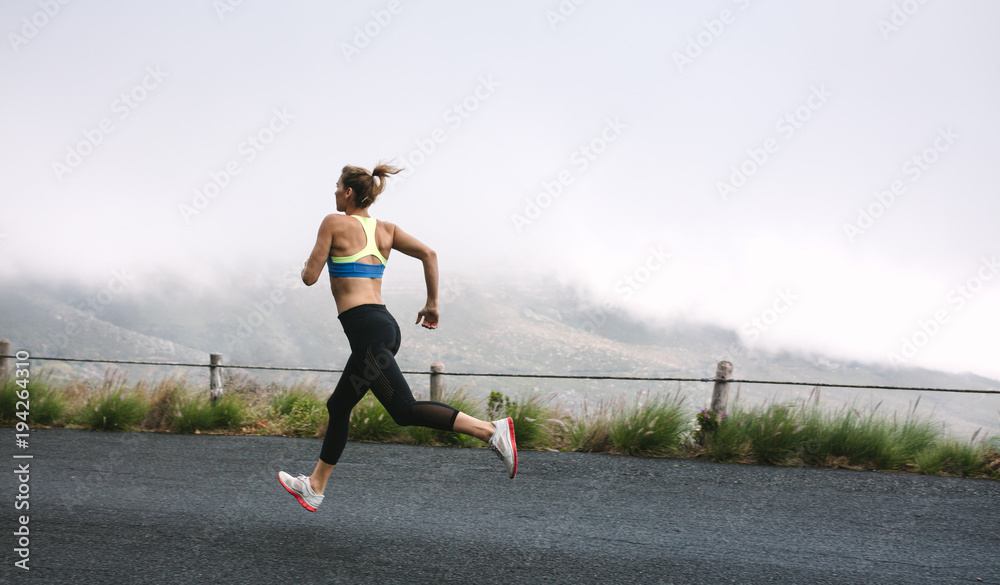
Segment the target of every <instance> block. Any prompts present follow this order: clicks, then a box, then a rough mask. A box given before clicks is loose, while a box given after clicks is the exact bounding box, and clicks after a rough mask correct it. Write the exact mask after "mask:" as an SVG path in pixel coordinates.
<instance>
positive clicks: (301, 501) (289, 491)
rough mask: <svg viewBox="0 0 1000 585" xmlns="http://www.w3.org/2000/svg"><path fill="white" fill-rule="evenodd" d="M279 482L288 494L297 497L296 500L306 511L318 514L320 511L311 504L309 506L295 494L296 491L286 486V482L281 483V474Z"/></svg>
mask: <svg viewBox="0 0 1000 585" xmlns="http://www.w3.org/2000/svg"><path fill="white" fill-rule="evenodd" d="M278 482H279V483H281V487H283V488H285V489H286V490H288V493H290V494H292V495H293V496H295V499H296V500H298V501H299V503H300V504H302V507H303V508H305V509H306V510H309V511H310V512H318V510H317V509H316V508H314V507H313V506H310V505H309V504H307V503H306V501H305V500H303V499H302V496H300V495H299V494H297V493H295V491H294V490H292V488H290V487H288V486H287V485H285V482H283V481H281V474H280V473H279V474H278Z"/></svg>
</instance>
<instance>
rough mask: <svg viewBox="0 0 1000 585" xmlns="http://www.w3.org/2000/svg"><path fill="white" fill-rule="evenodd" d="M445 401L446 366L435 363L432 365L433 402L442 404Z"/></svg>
mask: <svg viewBox="0 0 1000 585" xmlns="http://www.w3.org/2000/svg"><path fill="white" fill-rule="evenodd" d="M443 400H444V364H443V363H441V362H434V363H432V364H431V401H432V402H442V401H443Z"/></svg>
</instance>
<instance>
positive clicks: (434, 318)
mask: <svg viewBox="0 0 1000 585" xmlns="http://www.w3.org/2000/svg"><path fill="white" fill-rule="evenodd" d="M421 319H423V320H424V322H423V323H421V322H420V320H421ZM417 325H423V326H424V327H425V328H427V329H437V326H438V310H437V309H436V308H434V307H424V308H423V309H421V311H420V312H419V313H417Z"/></svg>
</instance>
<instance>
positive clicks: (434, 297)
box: [392, 226, 439, 329]
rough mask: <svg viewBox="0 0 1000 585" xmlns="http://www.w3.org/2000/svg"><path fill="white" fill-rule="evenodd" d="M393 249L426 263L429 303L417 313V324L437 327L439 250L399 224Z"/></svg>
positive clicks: (394, 234)
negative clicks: (405, 230)
mask: <svg viewBox="0 0 1000 585" xmlns="http://www.w3.org/2000/svg"><path fill="white" fill-rule="evenodd" d="M392 249H393V250H399V251H400V252H402V253H403V254H406V255H407V256H412V257H414V258H416V259H418V260H420V261H421V262H423V264H424V281H425V282H426V283H427V303H426V304H425V305H424V308H423V309H422V310H421V311H420V312H419V313H417V324H418V325H419V324H421V323H420V321H421V319H423V326H424V327H426V328H427V329H437V326H438V318H439V314H438V263H437V252H435V251H434V250H432V249H431V248H430V246H428V245H427V244H425V243H423V242H421V241H420V240H418V239H417V238H414V237H413V236H411V235H410V234H408V233H406V232H404V231H403V230H401V229H400V228H399V226H393V234H392Z"/></svg>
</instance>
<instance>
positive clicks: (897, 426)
mask: <svg viewBox="0 0 1000 585" xmlns="http://www.w3.org/2000/svg"><path fill="white" fill-rule="evenodd" d="M33 374H34V372H33ZM227 380H228V381H227V384H228V385H227V386H226V393H225V394H224V395H223V397H222V398H221V399H220V400H219V401H217V402H216V403H214V404H212V403H211V402H209V401H208V390H207V387H205V386H207V385H206V384H204V383H192V382H189V381H188V379H187V378H185V377H169V378H166V379H164V380H161V381H160V382H157V383H155V384H148V383H145V382H142V381H140V382H138V383H136V384H128V383H127V382H126V380H125V377H124V375H122V374H121V373H120V372H118V371H115V370H110V369H109V370H108V373H107V374H106V375H105V377H104V379H103V381H100V382H98V383H96V384H95V383H93V382H81V381H72V382H68V383H64V384H62V385H56V384H52V383H50V382H48V377H47V376H45V374H44V371H42V372H39V373H38V375H36V376H33V378H32V380H31V386H30V400H31V403H30V406H31V408H30V412H31V417H30V418H29V421H28V422H29V424H31V425H35V424H40V425H46V424H48V425H66V426H82V427H85V428H90V429H93V430H155V431H168V432H170V431H172V432H217V431H220V430H222V431H227V432H233V431H236V432H243V433H258V434H268V435H292V436H300V437H321V436H323V433H324V432H325V430H326V423H327V416H328V415H327V411H326V404H325V399H324V398H321V397H320V396H319V394H325V391H323V390H321V389H320V388H319V387H318V384H317V383H315V382H313V383H297V384H293V385H290V386H282V385H279V384H274V383H270V384H268V385H266V386H263V385H261V384H259V383H257V382H256V381H255V380H254V379H252V378H249V377H248V376H245V375H243V376H237V377H230V378H228V379H227ZM21 390H22V389H21V388H20V387H19V386H17V385H16V384H15V383H14V381H13V380H7V381H6V382H5V383H3V384H2V385H0V424H5V425H11V424H14V423H16V422H19V420H20V419H18V418H17V417H16V415H15V413H16V410H17V405H16V403H17V402H18V399H19V396H18V392H19V391H21ZM22 395H23V393H22ZM442 400H443V401H444V402H446V403H448V404H450V405H452V406H454V407H455V408H458V409H459V410H461V411H462V412H465V413H467V414H469V415H471V416H474V417H476V418H481V419H486V420H490V419H496V418H501V417H504V416H510V417H512V418H513V419H514V427H515V436H516V437H517V443H518V447H519V448H520V449H522V450H531V449H559V450H571V451H583V452H601V453H609V452H614V453H621V454H624V455H634V456H654V457H660V456H689V457H690V456H696V457H701V458H704V459H707V460H711V461H719V462H743V463H760V464H773V465H810V466H823V467H845V468H852V469H879V470H897V471H912V472H919V473H927V474H944V475H955V476H964V477H992V478H995V479H1000V438H998V437H992V438H989V439H981V440H979V441H978V442H977V441H976V440H975V437H973V440H971V441H958V440H956V439H954V438H951V437H949V436H948V435H947V434H946V433H945V431H944V430H943V428H942V427H941V426H940V425H939V424H937V423H935V422H934V421H933V420H931V419H930V418H929V417H924V416H919V415H917V406H918V404H919V400H918V401H917V402H916V403H915V404H914V405H913V407H912V408H910V409H909V410H908V411H907V412H905V413H903V414H902V415H899V414H886V413H883V412H879V407H878V406H875V407H874V408H872V409H859V408H857V407H856V406H854V405H847V406H844V407H843V408H841V409H839V410H835V411H830V410H824V409H821V408H819V407H817V406H816V405H814V404H811V403H810V404H802V403H795V404H781V403H777V402H766V403H764V404H763V405H760V406H757V407H754V408H745V407H743V406H742V405H741V404H740V402H739V400H735V401H734V403H733V405H732V407H731V409H730V413H729V416H728V418H725V419H715V420H719V422H720V424H719V425H718V427H717V428H715V429H714V430H711V431H710V432H707V433H704V434H701V435H696V434H695V432H694V425H695V419H696V415H697V412H696V411H695V409H693V408H688V407H686V405H685V399H684V397H683V396H681V394H680V393H679V392H677V393H673V394H657V395H654V394H651V393H648V392H647V393H643V394H640V396H639V397H637V398H636V400H635V401H634V402H629V403H626V402H625V401H624V400H609V401H598V402H590V401H586V400H585V401H584V402H583V403H582V405H581V406H580V407H578V408H577V409H575V410H574V411H569V410H568V409H566V408H565V407H563V406H561V405H559V404H553V396H551V395H548V396H543V395H541V394H540V393H538V392H534V393H528V394H523V395H521V396H518V397H517V399H516V400H511V399H510V398H508V397H506V396H503V395H502V394H499V393H495V394H494V396H493V397H492V400H490V401H489V402H488V403H487V401H485V400H480V399H476V398H472V397H470V396H469V395H468V394H467V393H466V392H465V389H464V388H458V389H455V390H446V391H445V396H444V398H443V399H442ZM22 410H23V408H22ZM349 438H350V439H352V440H358V441H393V442H407V443H411V444H418V445H453V446H470V447H471V446H478V447H482V446H485V444H484V443H482V442H481V441H479V440H477V439H474V438H472V437H468V436H465V435H461V434H459V433H454V432H446V431H438V430H433V429H427V428H423V427H406V428H402V427H399V426H398V425H397V424H396V423H395V422H394V421H393V420H392V417H390V416H389V414H388V412H386V410H385V408H384V407H383V406H382V405H381V404H380V403H379V402H378V401H377V400H376V399H375V397H374V396H373V395H371V394H368V395H366V396H365V397H364V398H363V399H362V400H361V401H360V402H359V403H358V405H357V406H356V407H355V409H354V411H353V412H352V414H351V419H350V428H349Z"/></svg>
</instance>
